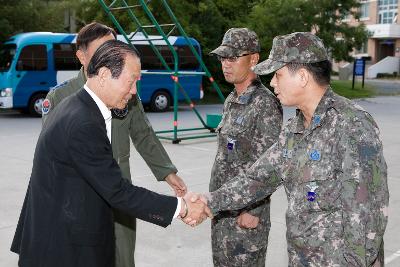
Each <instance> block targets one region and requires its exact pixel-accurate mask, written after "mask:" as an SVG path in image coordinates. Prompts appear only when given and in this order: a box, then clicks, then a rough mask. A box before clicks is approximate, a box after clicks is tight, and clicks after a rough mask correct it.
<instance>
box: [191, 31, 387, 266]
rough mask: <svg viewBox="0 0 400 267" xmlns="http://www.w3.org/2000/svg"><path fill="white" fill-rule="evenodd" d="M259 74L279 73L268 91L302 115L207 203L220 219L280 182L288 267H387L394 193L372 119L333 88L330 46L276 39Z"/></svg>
mask: <svg viewBox="0 0 400 267" xmlns="http://www.w3.org/2000/svg"><path fill="white" fill-rule="evenodd" d="M254 71H255V73H258V74H268V73H271V72H275V73H274V77H273V79H272V81H271V86H272V87H274V89H275V93H276V94H277V97H278V99H279V101H280V102H281V103H282V104H283V105H286V106H295V107H297V108H298V112H297V114H296V116H295V117H293V118H292V119H291V120H289V122H288V124H287V125H286V126H285V127H284V128H283V130H282V132H281V133H280V136H279V141H278V142H277V143H275V144H274V145H272V146H271V147H270V148H269V149H268V150H267V151H266V152H265V153H264V154H263V155H262V156H261V157H260V158H259V159H258V160H257V161H256V162H255V163H254V164H253V165H252V166H251V167H250V168H249V169H248V170H247V172H246V173H245V174H239V175H238V176H237V177H236V178H234V179H231V180H230V181H228V182H227V183H225V184H224V185H222V186H221V187H220V188H219V189H218V190H217V191H214V192H212V193H210V194H206V195H205V197H202V199H203V201H207V199H208V205H209V207H210V208H211V210H212V213H213V214H214V215H217V214H218V213H219V212H221V211H223V210H237V209H242V208H244V207H246V206H248V205H251V204H252V203H255V202H257V201H259V200H260V199H263V198H265V197H266V196H268V195H270V194H271V193H272V192H274V191H275V190H276V188H277V187H278V186H279V185H281V184H282V183H283V185H284V187H285V191H286V195H287V199H288V208H287V211H286V226H287V234H286V236H287V248H288V255H289V266H383V265H384V257H383V235H384V232H385V229H386V225H387V220H388V203H389V192H388V185H387V166H386V163H385V159H384V157H383V151H382V142H381V140H380V138H379V129H378V126H377V124H376V123H375V121H374V119H373V118H372V117H371V115H370V114H369V113H368V112H366V111H365V110H363V109H362V108H361V107H360V106H358V105H356V104H354V103H353V102H351V101H350V100H348V99H346V98H344V97H341V96H338V95H337V94H336V93H334V92H333V91H332V89H331V87H330V85H329V84H330V72H331V63H330V61H329V59H328V55H327V52H326V49H325V47H324V45H323V43H322V41H321V40H320V39H319V38H318V37H317V36H315V35H313V34H311V33H307V32H297V33H292V34H288V35H283V36H277V37H275V38H274V41H273V46H272V50H271V52H270V55H269V58H268V59H267V60H266V61H264V62H262V63H260V64H258V65H257V66H256V68H255V70H254ZM192 199H193V200H195V199H196V197H193V198H192Z"/></svg>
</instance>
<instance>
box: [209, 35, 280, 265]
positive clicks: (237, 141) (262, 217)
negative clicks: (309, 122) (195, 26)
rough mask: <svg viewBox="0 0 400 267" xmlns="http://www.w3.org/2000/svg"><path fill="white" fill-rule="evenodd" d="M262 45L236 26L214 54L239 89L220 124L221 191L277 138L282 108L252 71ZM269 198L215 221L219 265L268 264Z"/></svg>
mask: <svg viewBox="0 0 400 267" xmlns="http://www.w3.org/2000/svg"><path fill="white" fill-rule="evenodd" d="M259 51H260V45H259V42H258V38H257V35H256V33H255V32H253V31H251V30H249V29H247V28H233V29H230V30H228V31H227V32H226V33H225V36H224V38H223V41H222V44H221V46H219V47H218V48H217V49H215V50H214V51H212V52H211V54H214V55H216V56H217V57H218V59H219V60H220V61H221V65H222V71H223V73H224V76H225V79H226V81H227V82H229V83H232V84H233V85H234V87H235V88H234V90H233V91H232V93H231V94H230V95H229V96H228V98H227V99H226V101H225V104H224V110H223V114H222V120H221V123H220V124H219V125H218V127H217V133H218V150H217V155H216V157H215V162H214V165H213V168H212V172H211V180H210V191H215V190H217V189H218V188H219V187H221V185H223V184H224V183H226V182H227V181H229V180H230V179H232V178H233V177H235V176H237V175H239V174H244V173H245V171H246V170H247V169H248V168H249V167H250V166H251V165H252V164H253V163H254V162H255V161H256V160H257V159H258V158H259V157H260V156H261V155H262V153H264V152H265V151H266V150H267V149H268V148H269V147H270V146H271V145H272V144H273V143H275V142H276V141H277V138H278V136H279V132H280V131H281V127H282V107H281V105H280V103H279V101H278V99H277V98H276V97H275V95H274V94H273V93H272V92H271V91H270V90H269V89H267V88H266V87H265V86H264V85H263V84H262V83H261V81H260V79H259V78H258V76H257V75H256V74H255V73H254V72H253V71H252V70H251V68H252V67H254V66H255V65H256V64H257V63H258V59H259V54H258V53H259ZM269 210H270V199H269V197H267V198H265V199H263V200H260V201H258V202H257V203H254V204H253V205H252V206H250V207H247V208H245V209H242V210H239V211H226V212H223V213H220V214H219V215H218V216H216V217H215V218H214V219H213V220H212V225H211V239H212V252H213V262H214V265H215V266H249V267H255V266H265V256H266V252H267V244H268V233H269V229H270V226H271V223H270V217H269V213H270V212H269Z"/></svg>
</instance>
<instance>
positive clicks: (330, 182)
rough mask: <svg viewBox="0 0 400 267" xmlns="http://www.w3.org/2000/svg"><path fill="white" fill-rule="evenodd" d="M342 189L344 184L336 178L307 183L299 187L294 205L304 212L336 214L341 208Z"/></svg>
mask: <svg viewBox="0 0 400 267" xmlns="http://www.w3.org/2000/svg"><path fill="white" fill-rule="evenodd" d="M342 188H343V186H342V182H341V181H340V180H339V179H336V178H332V179H327V180H311V181H307V182H305V183H302V184H299V185H297V190H298V191H297V193H296V196H295V203H293V204H294V205H295V206H296V207H298V208H299V209H301V210H302V211H303V212H310V211H322V212H334V211H337V210H339V209H340V208H341V201H340V195H341V193H342Z"/></svg>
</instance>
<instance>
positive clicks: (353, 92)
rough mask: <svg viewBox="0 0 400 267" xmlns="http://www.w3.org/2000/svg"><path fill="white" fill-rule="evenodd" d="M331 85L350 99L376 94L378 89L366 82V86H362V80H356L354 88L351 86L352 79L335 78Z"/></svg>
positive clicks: (338, 92)
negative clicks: (341, 79)
mask: <svg viewBox="0 0 400 267" xmlns="http://www.w3.org/2000/svg"><path fill="white" fill-rule="evenodd" d="M331 85H332V89H333V91H335V92H336V93H337V94H339V95H341V96H344V97H346V98H349V99H354V98H365V97H372V96H374V95H376V89H375V88H374V87H373V86H371V85H367V84H366V85H365V86H364V88H362V87H361V82H360V81H356V82H355V84H354V89H352V88H351V87H352V81H339V80H334V81H332V83H331Z"/></svg>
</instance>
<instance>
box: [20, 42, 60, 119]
mask: <svg viewBox="0 0 400 267" xmlns="http://www.w3.org/2000/svg"><path fill="white" fill-rule="evenodd" d="M47 50H48V47H47V45H46V44H32V45H27V46H25V47H23V48H22V49H21V50H20V53H19V55H18V59H17V62H16V71H15V79H14V80H15V81H16V87H15V91H14V107H16V108H18V107H19V108H28V110H29V112H30V113H31V114H33V115H37V116H40V115H41V109H42V102H43V100H44V98H45V97H46V94H47V92H48V91H49V88H50V87H51V85H52V84H54V83H55V74H54V70H50V68H49V59H48V55H47Z"/></svg>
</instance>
